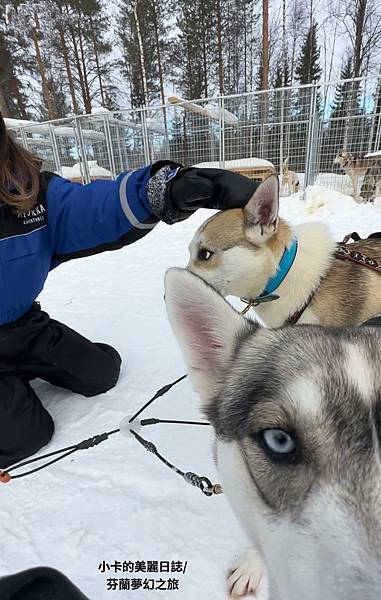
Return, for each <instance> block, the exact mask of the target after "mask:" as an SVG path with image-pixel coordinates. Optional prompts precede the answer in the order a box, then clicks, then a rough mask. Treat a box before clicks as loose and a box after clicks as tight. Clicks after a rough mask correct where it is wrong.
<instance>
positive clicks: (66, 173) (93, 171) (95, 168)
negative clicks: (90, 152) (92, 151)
mask: <svg viewBox="0 0 381 600" xmlns="http://www.w3.org/2000/svg"><path fill="white" fill-rule="evenodd" d="M87 166H88V169H89V173H90V177H99V178H103V179H112V173H111V171H108V170H107V169H104V168H103V167H100V166H99V165H98V163H97V161H96V160H89V161H87ZM58 175H62V177H65V178H66V179H78V178H81V177H82V172H81V165H80V163H75V165H73V166H72V167H61V173H58Z"/></svg>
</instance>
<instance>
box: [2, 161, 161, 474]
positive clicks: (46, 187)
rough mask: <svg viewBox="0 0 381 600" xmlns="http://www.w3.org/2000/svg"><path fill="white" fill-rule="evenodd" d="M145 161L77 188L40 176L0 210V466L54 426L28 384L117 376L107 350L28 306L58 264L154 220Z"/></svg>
mask: <svg viewBox="0 0 381 600" xmlns="http://www.w3.org/2000/svg"><path fill="white" fill-rule="evenodd" d="M149 177H150V167H144V168H142V169H138V170H136V171H132V172H129V173H123V174H122V175H120V176H119V177H118V179H117V180H116V181H95V182H93V183H90V184H89V185H85V186H82V185H80V184H75V183H72V182H70V181H68V180H66V179H63V178H61V177H59V176H57V175H53V174H49V173H42V174H41V176H40V193H39V197H38V200H37V203H36V205H35V207H34V208H33V209H32V210H30V211H28V212H25V213H23V214H17V213H15V212H14V211H13V210H12V209H11V208H10V207H8V206H1V207H0V467H1V468H5V467H7V466H9V465H10V464H12V463H14V462H16V461H18V460H20V459H22V458H24V457H26V456H29V455H30V454H32V453H34V452H36V451H37V450H38V449H39V448H41V447H42V446H43V445H45V444H46V443H48V442H49V440H50V438H51V437H52V434H53V430H54V424H53V420H52V418H51V417H50V415H49V413H48V412H47V411H46V410H45V408H44V407H43V406H42V404H41V402H40V400H39V398H38V397H37V395H36V393H35V391H34V390H33V388H32V387H31V385H30V381H31V380H32V379H34V378H36V377H39V378H41V379H44V380H46V381H49V382H50V383H53V384H55V385H58V386H61V387H64V388H67V389H70V390H72V391H74V392H78V393H80V394H83V395H85V396H94V395H96V394H100V393H102V392H106V391H107V390H108V389H110V388H111V387H113V386H114V385H115V383H116V382H117V380H118V377H119V371H120V364H121V359H120V356H119V354H118V353H117V351H116V350H114V348H111V347H110V346H107V345H105V344H99V343H92V342H90V341H89V340H87V339H85V338H84V337H82V336H81V335H79V334H78V333H76V332H75V331H73V330H71V329H69V328H68V327H66V326H65V325H63V324H62V323H59V322H58V321H55V320H53V319H51V318H50V317H49V315H47V314H46V313H45V312H43V311H42V310H41V309H40V306H39V304H38V303H36V302H35V300H36V298H37V296H38V295H39V293H40V292H41V290H42V289H43V287H44V283H45V281H46V278H47V276H48V274H49V271H51V270H52V269H54V268H55V267H57V266H58V265H60V264H61V263H62V262H65V261H68V260H71V259H73V258H79V257H82V256H89V255H92V254H96V253H99V252H104V251H105V250H114V249H118V248H121V247H122V246H125V245H127V244H130V243H132V242H134V241H136V240H138V239H139V238H141V237H142V236H144V235H145V234H146V233H148V232H149V231H151V230H152V228H153V227H154V226H155V225H156V223H157V222H158V219H157V218H156V217H154V216H153V215H152V212H151V210H150V205H149V202H148V199H147V181H148V179H149Z"/></svg>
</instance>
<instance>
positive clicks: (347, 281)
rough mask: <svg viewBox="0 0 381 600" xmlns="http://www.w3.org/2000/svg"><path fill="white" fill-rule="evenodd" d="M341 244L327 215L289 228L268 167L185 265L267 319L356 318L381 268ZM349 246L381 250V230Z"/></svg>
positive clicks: (373, 305) (374, 308) (372, 300)
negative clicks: (349, 256)
mask: <svg viewBox="0 0 381 600" xmlns="http://www.w3.org/2000/svg"><path fill="white" fill-rule="evenodd" d="M336 246H337V244H336V242H335V240H334V238H333V236H332V234H331V232H330V230H329V228H328V227H327V225H325V224H324V223H303V224H301V225H297V226H296V227H294V228H292V227H291V225H290V224H288V223H287V222H286V221H284V220H283V219H281V218H279V180H278V177H277V176H276V175H271V176H270V177H268V178H267V179H266V180H265V181H264V182H263V183H261V185H260V186H259V187H258V188H257V189H256V191H255V192H254V194H253V196H252V197H251V199H250V200H249V202H248V203H247V205H246V206H245V207H244V209H242V210H241V209H234V210H228V211H224V212H219V213H217V214H215V215H213V216H212V217H211V218H210V219H208V220H207V221H205V223H203V224H202V225H201V226H200V227H199V228H198V230H197V231H196V233H195V235H194V237H193V240H192V241H191V244H190V246H189V253H190V258H189V263H188V266H187V268H188V269H189V270H190V271H192V272H193V273H195V274H196V275H198V276H199V277H201V278H202V279H204V280H205V281H206V282H207V283H209V284H210V285H212V286H213V287H214V288H215V289H216V290H217V291H219V292H220V293H221V294H222V295H223V296H229V295H231V296H237V297H238V298H245V299H247V300H249V301H251V302H252V303H255V304H256V305H255V308H254V311H255V313H256V315H257V316H258V317H259V318H260V320H261V322H263V323H264V324H266V325H267V326H268V327H280V326H282V325H284V324H285V323H287V322H296V321H297V322H298V323H313V324H319V325H324V326H328V327H331V326H348V325H359V324H360V323H362V322H364V321H366V320H367V319H370V318H372V317H374V316H376V315H379V314H381V274H380V273H377V272H376V271H373V270H371V269H369V268H366V267H364V266H362V265H359V264H356V263H353V262H351V261H349V260H339V259H338V258H336V257H335V251H336ZM350 248H351V249H352V250H356V251H358V252H360V253H362V254H365V255H367V256H369V257H370V258H373V259H376V260H379V259H380V258H381V239H380V238H377V237H374V238H371V239H366V240H359V241H356V242H354V243H352V244H351V245H350ZM274 295H276V297H277V298H276V299H274ZM269 300H270V301H269ZM380 597H381V596H380Z"/></svg>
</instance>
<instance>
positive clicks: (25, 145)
mask: <svg viewBox="0 0 381 600" xmlns="http://www.w3.org/2000/svg"><path fill="white" fill-rule="evenodd" d="M20 133H21V139H22V143H23V146H24V147H25V148H26V149H27V150H28V149H29V146H28V140H27V137H26V133H25V130H24V128H23V127H21V128H20Z"/></svg>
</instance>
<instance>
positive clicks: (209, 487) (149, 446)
mask: <svg viewBox="0 0 381 600" xmlns="http://www.w3.org/2000/svg"><path fill="white" fill-rule="evenodd" d="M186 377H187V375H183V376H182V377H179V379H176V381H174V382H173V383H169V384H167V385H165V386H163V387H162V388H160V389H159V390H158V391H157V392H156V394H155V395H154V396H153V397H152V398H151V399H150V400H149V401H148V402H146V404H145V405H144V406H143V407H142V408H140V409H139V410H138V411H137V412H136V413H135V415H133V416H132V417H131V418H130V419H129V421H128V422H129V423H131V427H132V426H133V422H134V421H135V420H136V418H137V417H138V416H139V415H140V414H141V413H142V412H143V411H144V410H146V408H148V407H149V406H150V405H151V404H152V403H153V402H154V401H155V400H157V399H158V398H160V397H161V396H164V394H166V393H167V392H169V390H170V389H171V388H173V387H174V386H175V385H177V384H178V383H180V382H181V381H183V380H184V379H185V378H186ZM159 423H165V424H176V425H195V426H199V425H203V426H205V425H206V426H210V423H207V422H201V421H181V420H175V419H156V418H150V419H143V420H142V421H140V425H141V426H148V425H157V424H159ZM119 432H120V429H119V428H118V429H113V430H112V431H107V432H105V433H101V434H98V435H95V436H93V437H91V438H88V439H86V440H83V441H82V442H79V443H78V444H73V445H72V446H67V447H66V448H61V449H60V450H55V451H54V452H49V453H47V454H43V455H42V456H38V457H37V458H32V459H29V460H25V461H22V462H20V463H17V464H15V465H12V466H11V467H10V468H8V469H7V470H4V471H2V470H0V483H8V482H9V481H11V480H12V479H20V478H21V477H25V476H26V475H31V474H32V473H37V472H38V471H41V470H42V469H45V468H46V467H49V466H50V465H53V464H54V463H56V462H58V461H60V460H62V459H63V458H66V457H67V456H70V455H71V454H74V453H75V452H77V451H78V450H88V449H89V448H94V447H95V446H98V445H99V444H101V443H102V442H104V441H105V440H107V439H108V438H109V437H110V436H111V435H114V434H115V433H119ZM130 433H131V434H132V435H133V436H134V437H135V439H136V440H137V441H138V442H139V443H140V444H141V445H142V446H143V447H144V448H145V449H146V450H147V451H148V452H151V453H152V454H154V455H155V456H156V457H157V458H158V459H159V460H160V461H161V462H162V463H163V464H165V465H166V466H167V467H168V468H169V469H171V470H172V471H174V472H175V473H177V475H179V476H181V477H182V478H183V479H184V481H185V482H186V483H189V484H190V485H192V486H194V487H197V488H199V489H200V490H201V491H202V492H203V494H204V495H205V496H209V497H210V496H213V495H214V494H221V493H222V488H221V486H220V485H218V484H216V485H213V484H212V482H211V481H210V479H208V477H204V476H203V477H200V476H199V475H197V474H196V473H193V472H191V471H187V472H185V471H182V470H181V469H179V468H178V467H176V466H175V465H173V464H172V463H171V462H169V461H168V460H167V459H166V458H164V456H163V455H162V454H160V453H159V451H158V450H157V448H156V446H155V444H153V443H152V442H150V441H149V440H146V439H145V438H143V437H142V436H141V435H139V434H138V433H137V432H136V431H134V430H133V429H132V428H131V429H130ZM57 455H59V456H57ZM52 456H56V458H54V459H53V460H51V461H49V462H46V463H44V464H43V465H41V466H39V467H36V468H34V469H30V470H29V471H25V472H23V473H19V474H18V475H11V474H10V473H13V472H14V471H16V470H17V469H20V468H21V467H25V466H27V465H30V464H33V463H35V462H37V461H41V460H44V459H46V458H51V457H52Z"/></svg>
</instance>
